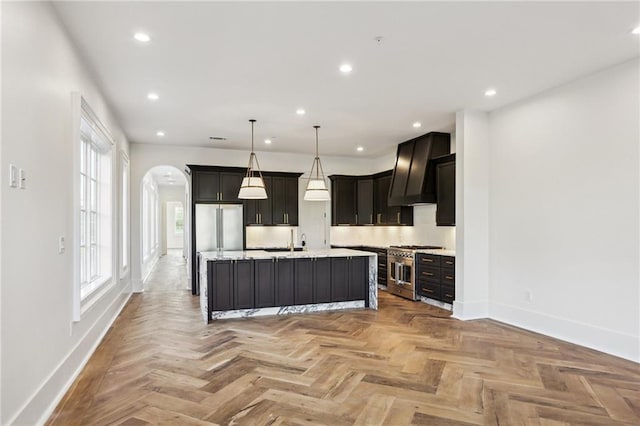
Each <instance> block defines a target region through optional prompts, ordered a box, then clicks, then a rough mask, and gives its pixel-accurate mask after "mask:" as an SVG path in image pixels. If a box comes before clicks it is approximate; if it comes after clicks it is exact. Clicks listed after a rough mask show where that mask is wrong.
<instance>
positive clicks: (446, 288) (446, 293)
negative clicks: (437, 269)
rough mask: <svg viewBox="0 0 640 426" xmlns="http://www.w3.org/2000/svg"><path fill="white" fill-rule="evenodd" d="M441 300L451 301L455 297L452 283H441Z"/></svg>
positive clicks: (454, 288)
mask: <svg viewBox="0 0 640 426" xmlns="http://www.w3.org/2000/svg"><path fill="white" fill-rule="evenodd" d="M441 291H442V301H443V302H445V303H453V301H454V300H455V298H456V287H455V286H453V285H446V284H443V285H442V287H441Z"/></svg>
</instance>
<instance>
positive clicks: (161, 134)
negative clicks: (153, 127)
mask: <svg viewBox="0 0 640 426" xmlns="http://www.w3.org/2000/svg"><path fill="white" fill-rule="evenodd" d="M156 135H158V136H160V137H163V136H164V132H163V131H162V130H158V131H157V132H156Z"/></svg>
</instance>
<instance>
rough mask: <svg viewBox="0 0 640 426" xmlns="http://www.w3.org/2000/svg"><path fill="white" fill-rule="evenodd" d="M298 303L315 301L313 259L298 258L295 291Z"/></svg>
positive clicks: (305, 303)
mask: <svg viewBox="0 0 640 426" xmlns="http://www.w3.org/2000/svg"><path fill="white" fill-rule="evenodd" d="M294 300H295V304H296V305H307V304H310V303H314V300H313V259H296V261H295V291H294Z"/></svg>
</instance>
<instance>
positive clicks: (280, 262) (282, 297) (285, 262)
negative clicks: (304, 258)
mask: <svg viewBox="0 0 640 426" xmlns="http://www.w3.org/2000/svg"><path fill="white" fill-rule="evenodd" d="M275 277H276V280H275V281H276V306H290V305H293V304H294V303H295V299H294V295H293V293H294V289H293V288H294V287H293V283H294V263H293V259H276V269H275Z"/></svg>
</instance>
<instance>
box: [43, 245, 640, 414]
mask: <svg viewBox="0 0 640 426" xmlns="http://www.w3.org/2000/svg"><path fill="white" fill-rule="evenodd" d="M184 283H185V272H184V265H183V263H181V261H180V260H179V258H178V257H176V256H166V257H164V258H162V259H161V261H160V262H159V264H158V266H157V269H156V270H155V272H154V273H153V275H152V277H151V279H150V282H149V285H148V290H147V291H145V293H144V294H139V295H134V296H133V297H132V298H131V301H130V302H129V304H128V305H127V306H126V308H125V309H124V311H123V312H122V314H121V315H120V317H119V318H118V319H117V320H116V322H115V324H114V326H113V328H112V329H111V330H110V332H109V333H108V334H107V336H106V338H105V339H104V341H103V342H102V344H101V345H100V347H99V348H98V350H97V351H96V353H95V354H94V355H93V357H92V358H91V360H90V361H89V363H88V365H87V367H86V368H85V369H84V371H83V372H82V374H81V375H80V377H79V378H78V379H77V380H76V382H75V384H74V385H73V387H72V388H71V389H70V391H69V392H68V394H67V395H66V396H65V398H64V399H63V401H62V402H61V403H60V404H59V406H58V407H57V409H56V411H55V413H54V414H53V415H52V416H51V418H50V420H49V422H48V424H51V425H54V424H55V425H80V424H87V425H89V424H90V425H94V424H95V425H106V424H118V425H144V424H165V425H174V424H175V425H205V424H207V425H210V424H221V425H222V424H246V425H303V424H304V425H307V424H323V425H352V424H356V425H379V424H384V425H406V424H426V425H470V424H477V425H483V424H487V425H547V426H550V425H566V424H576V425H587V424H589V425H617V424H627V425H639V424H640V366H638V364H635V363H632V362H628V361H624V360H621V359H618V358H615V357H611V356H607V355H604V354H601V353H598V352H595V351H591V350H588V349H585V348H582V347H579V346H576V345H571V344H568V343H564V342H562V341H559V340H555V339H552V338H548V337H545V336H542V335H538V334H535V333H530V332H527V331H523V330H520V329H517V328H514V327H510V326H506V325H504V324H500V323H497V322H494V321H489V320H481V321H470V322H461V321H457V320H454V319H450V318H448V313H447V312H445V311H442V310H440V309H437V308H433V307H430V306H427V305H424V304H421V303H413V302H409V301H406V300H403V299H400V298H397V297H394V296H391V295H387V294H385V293H382V294H381V301H380V310H379V311H368V310H357V311H342V312H336V313H319V314H309V315H296V316H286V317H268V318H258V319H244V320H226V321H224V322H216V323H214V324H211V325H208V326H206V325H204V324H203V323H202V320H201V318H200V314H199V312H198V309H197V300H196V299H195V298H194V297H192V296H191V294H190V292H189V291H187V290H184V286H185V284H184Z"/></svg>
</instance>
